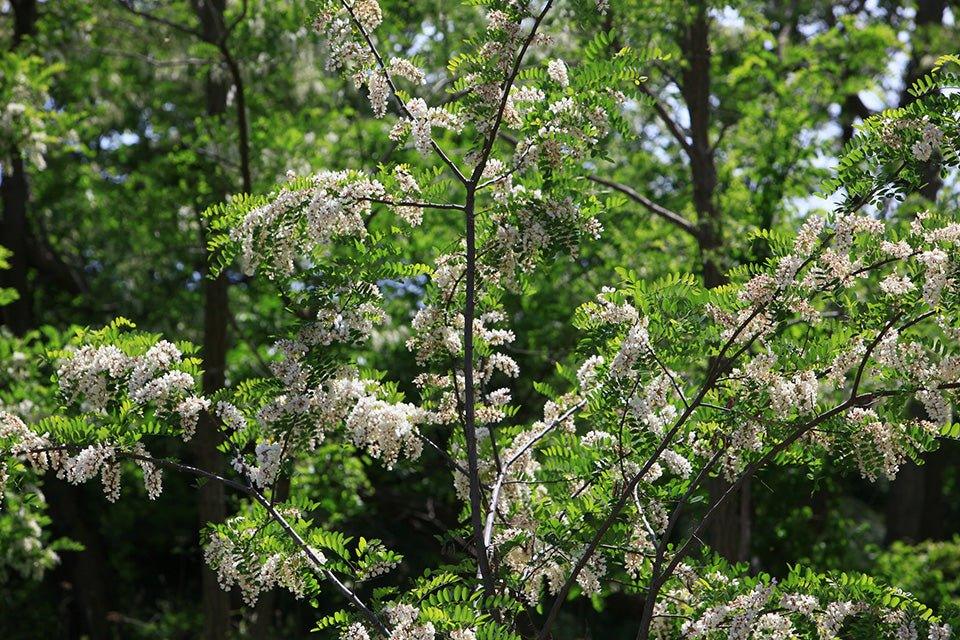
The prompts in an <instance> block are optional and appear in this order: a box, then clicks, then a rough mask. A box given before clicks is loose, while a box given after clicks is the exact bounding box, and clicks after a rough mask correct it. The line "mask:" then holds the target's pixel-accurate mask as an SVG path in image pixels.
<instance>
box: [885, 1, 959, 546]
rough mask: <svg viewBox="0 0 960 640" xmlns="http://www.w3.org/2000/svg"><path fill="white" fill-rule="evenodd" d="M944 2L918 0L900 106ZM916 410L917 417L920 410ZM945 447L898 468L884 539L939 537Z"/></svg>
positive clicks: (933, 166) (928, 193)
mask: <svg viewBox="0 0 960 640" xmlns="http://www.w3.org/2000/svg"><path fill="white" fill-rule="evenodd" d="M945 11H946V2H944V0H920V2H919V3H918V4H917V14H916V17H915V18H914V31H913V34H912V37H911V49H912V51H911V53H910V60H909V61H908V62H907V67H906V69H904V74H903V91H902V92H901V94H900V106H901V107H904V106H907V105H908V104H910V103H911V102H913V100H914V97H913V96H911V95H910V93H909V92H908V89H909V88H910V86H911V85H912V84H913V83H914V82H916V81H917V80H918V79H919V78H920V77H922V76H923V75H924V74H925V73H927V72H928V71H929V69H928V64H929V61H928V60H926V57H928V56H927V48H926V47H925V46H923V43H924V42H926V38H927V33H928V32H929V31H930V30H931V29H935V28H937V27H939V26H941V25H942V24H943V18H944V13H945ZM922 171H923V175H924V181H925V185H924V186H923V188H922V189H921V190H920V193H921V195H923V197H925V198H927V199H928V200H930V201H931V202H933V201H936V199H937V195H938V194H939V192H940V188H941V187H942V186H943V182H942V181H941V179H940V158H939V157H937V156H934V157H931V158H930V161H929V162H927V163H925V164H924V166H923V169H922ZM912 409H913V410H914V411H919V413H918V417H919V416H920V415H922V413H923V411H922V410H920V409H918V408H916V407H912ZM945 447H946V445H944V448H941V449H940V450H938V451H935V452H933V453H931V454H928V455H927V456H926V464H925V465H922V466H921V465H917V464H914V463H912V462H907V463H906V464H904V465H903V467H902V468H901V469H900V472H899V473H898V474H897V477H896V479H895V480H894V481H893V482H892V483H891V484H890V495H889V496H888V502H887V510H886V525H887V527H886V528H887V533H886V540H887V542H893V541H894V540H905V541H909V542H920V541H921V540H925V539H928V538H939V537H940V536H942V535H943V527H942V525H941V524H940V521H939V516H940V514H942V513H943V486H942V483H941V482H940V479H941V477H942V475H943V471H944V468H945V467H946V464H947V461H946V453H945Z"/></svg>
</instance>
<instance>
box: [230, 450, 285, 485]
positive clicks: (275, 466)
mask: <svg viewBox="0 0 960 640" xmlns="http://www.w3.org/2000/svg"><path fill="white" fill-rule="evenodd" d="M282 454H283V445H282V444H280V443H276V442H258V443H257V445H256V447H255V448H254V459H255V462H254V463H253V464H248V463H247V462H245V461H244V459H243V458H241V457H237V458H234V460H233V468H234V469H236V470H237V472H239V473H242V474H244V475H245V476H247V478H249V479H250V482H252V483H253V485H254V486H256V487H259V488H260V489H264V488H266V487H268V486H270V485H272V484H273V482H274V481H275V480H276V478H277V474H278V473H279V472H280V464H281V463H282V462H283V460H282V459H281V455H282Z"/></svg>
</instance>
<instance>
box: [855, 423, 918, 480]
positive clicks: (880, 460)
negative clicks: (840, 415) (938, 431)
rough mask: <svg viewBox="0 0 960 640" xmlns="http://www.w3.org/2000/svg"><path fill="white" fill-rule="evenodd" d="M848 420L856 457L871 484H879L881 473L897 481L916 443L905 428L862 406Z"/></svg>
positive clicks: (862, 472)
mask: <svg viewBox="0 0 960 640" xmlns="http://www.w3.org/2000/svg"><path fill="white" fill-rule="evenodd" d="M847 421H848V423H849V424H850V426H851V428H852V429H853V434H852V437H853V443H854V452H853V454H854V458H855V459H856V461H857V466H858V467H859V469H860V474H861V475H862V476H863V477H864V478H866V479H867V480H869V481H871V482H874V481H876V479H877V476H878V474H880V475H883V476H884V477H886V478H889V479H891V480H892V479H893V478H895V477H896V475H897V472H898V471H899V470H900V465H901V464H902V463H903V461H904V460H905V459H906V456H907V449H908V447H909V446H911V445H912V444H913V443H912V442H910V439H909V437H908V435H907V433H905V430H904V428H903V426H902V425H899V424H893V423H888V422H884V421H883V420H881V419H880V418H879V416H877V413H876V412H875V411H873V410H872V409H863V408H860V407H856V408H854V409H851V410H850V411H849V412H848V414H847ZM930 426H931V427H932V428H931V430H932V431H935V427H933V425H930Z"/></svg>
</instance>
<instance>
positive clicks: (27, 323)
mask: <svg viewBox="0 0 960 640" xmlns="http://www.w3.org/2000/svg"><path fill="white" fill-rule="evenodd" d="M11 156H12V157H11V158H10V159H9V164H5V166H4V171H3V182H0V198H2V200H3V221H2V224H0V231H2V233H0V238H2V241H0V242H2V244H3V245H4V246H5V247H6V248H7V249H9V250H10V251H11V252H12V255H11V256H10V261H9V262H10V268H9V269H6V270H2V271H0V282H2V285H3V287H8V288H11V289H14V290H16V292H17V294H18V298H17V299H16V300H14V301H13V302H12V303H10V304H8V305H6V306H5V307H0V313H2V317H3V324H4V325H6V327H7V328H8V329H10V331H12V332H13V334H14V335H18V336H20V335H23V334H24V333H26V332H27V331H28V330H29V329H30V328H31V327H32V326H33V324H34V322H33V304H32V295H31V291H30V287H29V283H28V280H27V200H28V199H29V197H30V188H29V184H28V183H27V174H26V171H25V167H24V165H23V160H22V159H21V158H20V151H19V150H18V149H13V150H12V151H11Z"/></svg>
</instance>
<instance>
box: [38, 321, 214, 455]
mask: <svg viewBox="0 0 960 640" xmlns="http://www.w3.org/2000/svg"><path fill="white" fill-rule="evenodd" d="M182 362H183V354H182V353H181V351H180V349H178V348H177V346H176V345H174V344H173V343H171V342H168V341H166V340H160V341H159V342H157V343H156V344H154V345H153V346H151V347H150V348H149V349H148V350H147V351H146V352H145V353H144V354H143V355H140V356H128V355H127V354H125V353H124V352H123V351H121V350H120V349H119V348H118V347H116V346H114V345H104V346H99V347H94V346H91V345H83V346H81V347H80V348H78V349H77V350H76V351H74V352H73V353H71V354H70V355H68V356H66V357H65V358H63V359H62V360H61V361H60V363H59V368H58V369H57V376H58V378H59V383H60V390H61V391H62V392H63V394H64V395H65V396H66V397H67V398H68V399H69V400H71V401H76V400H82V402H83V404H84V406H85V407H86V408H87V409H88V410H90V411H93V412H99V411H103V410H105V409H106V407H107V405H108V404H109V403H110V402H111V401H113V400H115V399H117V398H118V397H119V395H120V393H121V392H122V391H123V390H124V389H125V390H126V392H127V397H128V398H129V399H130V400H132V401H133V402H135V403H136V404H138V405H141V406H145V405H148V404H153V405H155V407H156V409H157V411H158V412H159V413H160V414H167V413H173V414H177V415H179V418H180V428H181V430H182V435H183V438H184V440H189V439H190V438H191V437H192V436H193V434H194V431H195V430H196V425H197V420H198V418H199V416H200V413H201V412H202V411H205V410H206V409H208V408H209V407H210V402H209V400H207V399H205V398H202V397H200V396H196V395H193V389H194V387H195V386H196V381H195V380H194V378H193V376H192V375H191V374H189V373H187V372H185V371H180V370H178V369H176V368H175V367H177V366H179V365H180V364H181V363H182ZM124 383H126V384H125V385H124Z"/></svg>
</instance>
